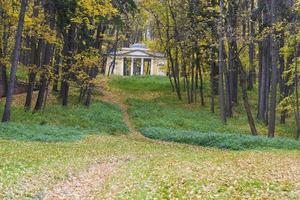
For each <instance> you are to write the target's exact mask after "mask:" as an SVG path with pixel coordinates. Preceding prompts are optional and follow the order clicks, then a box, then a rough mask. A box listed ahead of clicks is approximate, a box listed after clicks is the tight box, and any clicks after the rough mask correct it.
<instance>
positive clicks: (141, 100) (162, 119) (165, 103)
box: [110, 77, 296, 138]
mask: <svg viewBox="0 0 300 200" xmlns="http://www.w3.org/2000/svg"><path fill="white" fill-rule="evenodd" d="M146 82H151V84H149V83H148V84H147V85H145V83H146ZM110 85H111V87H112V88H113V89H115V90H117V91H118V92H120V94H121V95H123V96H125V97H126V99H127V100H126V103H127V105H128V106H129V115H130V118H131V120H132V121H133V122H134V124H135V126H136V127H137V128H149V127H161V128H170V129H178V130H184V131H196V132H216V133H233V134H248V135H250V134H251V133H250V128H249V125H248V120H247V116H246V114H245V111H244V108H243V104H242V101H240V103H239V104H238V105H237V106H235V107H234V116H233V117H232V118H228V122H227V124H226V125H224V124H222V123H221V121H220V116H219V114H218V112H219V111H218V104H217V102H218V101H217V99H216V108H215V109H216V113H211V111H210V108H209V94H207V93H206V94H205V95H206V106H204V107H203V106H201V105H199V102H198V103H196V104H191V105H189V104H187V102H186V101H179V100H178V99H177V97H176V95H175V93H172V91H171V89H170V83H169V80H168V78H166V77H144V78H139V77H135V78H132V79H130V78H122V77H115V78H113V79H112V80H111V81H110ZM148 85H151V88H148V87H147V86H148ZM163 85H165V87H164V86H163ZM168 85H169V88H168V87H167V86H168ZM152 88H157V89H152ZM159 88H162V89H161V90H159ZM205 88H206V90H205V91H206V92H207V91H209V87H208V85H207V84H206V86H205ZM134 91H138V92H134ZM183 95H185V93H183ZM249 96H250V97H251V99H250V101H251V106H252V108H253V115H255V113H256V111H255V103H256V95H255V91H252V92H249ZM184 98H185V96H184ZM198 101H199V99H198ZM256 126H257V130H258V132H259V134H260V135H267V127H266V126H265V124H263V123H259V122H257V123H256ZM295 131H296V126H295V123H294V120H293V119H287V123H286V124H279V120H277V125H276V136H281V137H289V138H293V137H294V134H295Z"/></svg>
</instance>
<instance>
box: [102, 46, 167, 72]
mask: <svg viewBox="0 0 300 200" xmlns="http://www.w3.org/2000/svg"><path fill="white" fill-rule="evenodd" d="M114 62H115V65H114ZM166 65H167V60H166V58H165V57H164V55H163V54H161V53H155V52H151V51H150V50H149V49H148V48H147V47H146V46H145V45H144V44H140V43H137V44H134V45H131V46H130V47H129V48H122V49H121V51H118V52H112V53H110V55H109V56H108V58H107V64H106V72H105V73H106V74H113V75H119V76H143V75H157V76H165V75H166V68H167V67H166Z"/></svg>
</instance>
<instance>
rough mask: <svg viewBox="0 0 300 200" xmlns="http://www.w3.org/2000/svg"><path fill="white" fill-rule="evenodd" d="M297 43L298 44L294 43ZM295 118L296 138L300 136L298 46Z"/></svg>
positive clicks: (296, 52)
mask: <svg viewBox="0 0 300 200" xmlns="http://www.w3.org/2000/svg"><path fill="white" fill-rule="evenodd" d="M295 45H298V44H295ZM295 55H296V56H295V59H296V61H295V104H296V105H295V120H296V126H297V130H296V134H295V138H296V139H297V140H298V139H299V138H300V105H299V90H298V87H299V75H298V48H297V46H296V50H295Z"/></svg>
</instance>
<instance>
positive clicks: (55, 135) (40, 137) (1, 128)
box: [0, 123, 88, 142]
mask: <svg viewBox="0 0 300 200" xmlns="http://www.w3.org/2000/svg"><path fill="white" fill-rule="evenodd" d="M87 133H88V132H87V131H85V130H82V129H80V128H70V127H69V128H66V127H62V126H49V125H28V124H19V123H2V124H0V138H1V139H4V140H20V141H40V142H70V141H76V140H81V139H83V138H84V136H85V135H86V134H87Z"/></svg>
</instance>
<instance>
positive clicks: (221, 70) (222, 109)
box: [219, 0, 226, 124]
mask: <svg viewBox="0 0 300 200" xmlns="http://www.w3.org/2000/svg"><path fill="white" fill-rule="evenodd" d="M223 9H224V1H223V0H220V19H219V102H220V116H221V121H222V122H223V123H224V124H226V111H225V94H224V58H223V57H224V52H223V50H224V36H223V34H224V33H223V32H224V31H223V28H222V27H223Z"/></svg>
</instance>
